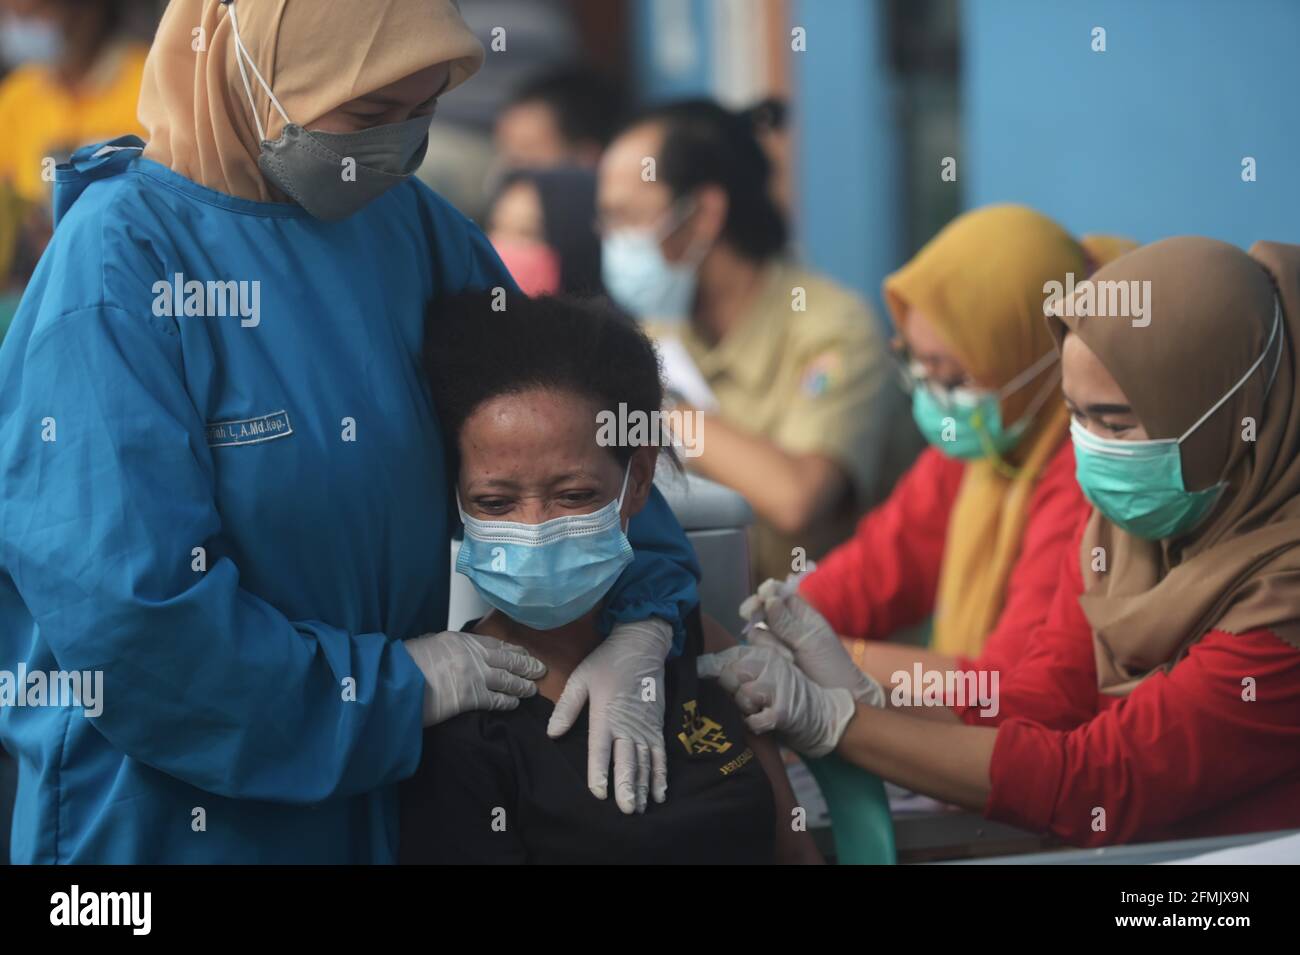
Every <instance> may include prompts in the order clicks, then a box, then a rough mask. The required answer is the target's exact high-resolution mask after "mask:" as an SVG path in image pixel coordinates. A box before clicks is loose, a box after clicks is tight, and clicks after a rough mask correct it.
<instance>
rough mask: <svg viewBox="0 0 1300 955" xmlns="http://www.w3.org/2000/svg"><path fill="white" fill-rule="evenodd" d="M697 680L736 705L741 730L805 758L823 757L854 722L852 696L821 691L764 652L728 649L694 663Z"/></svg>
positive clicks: (781, 659) (790, 666) (783, 659)
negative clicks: (771, 738)
mask: <svg viewBox="0 0 1300 955" xmlns="http://www.w3.org/2000/svg"><path fill="white" fill-rule="evenodd" d="M695 667H696V672H697V673H699V675H700V678H701V679H709V680H717V681H718V683H719V684H720V685H721V686H722V688H723V689H724V690H726V691H727V692H728V693H730V694H731V695H732V696H733V697H735V700H736V706H738V707H740V711H741V712H742V713H744V714H746V715H745V725H746V726H748V727H749V728H750V729H751V730H752V731H753V732H755V733H760V734H761V733H770V732H773V731H775V732H776V735H777V738H778V739H780V740H781V742H783V743H785V744H786V745H787V746H789V747H790V748H791V749H793V750H795V751H796V752H799V753H802V754H804V755H805V756H825V755H826V754H827V753H829V752H831V751H833V750H834V749H835V747H836V746H838V745H839V742H840V737H842V736H843V735H844V728H845V727H846V726H848V725H849V720H851V719H852V718H853V714H854V712H855V710H856V704H855V703H854V701H853V694H851V693H850V692H849V691H848V690H846V689H843V688H841V687H836V688H834V689H824V688H822V687H820V686H818V685H817V684H816V683H814V682H813V681H812V680H810V679H808V677H806V676H804V674H803V673H802V672H801V671H800V670H799V668H798V667H796V666H795V665H794V663H793V662H791V661H790V660H789V659H788V658H787V657H785V656H784V655H782V654H781V653H779V652H776V651H774V650H772V649H771V648H769V647H754V646H742V647H730V648H729V649H726V650H723V651H722V652H721V653H706V654H704V655H703V656H701V657H700V658H699V659H698V660H697V661H696V665H695Z"/></svg>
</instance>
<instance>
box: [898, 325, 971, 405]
mask: <svg viewBox="0 0 1300 955" xmlns="http://www.w3.org/2000/svg"><path fill="white" fill-rule="evenodd" d="M889 357H890V360H891V362H892V364H893V366H894V371H895V374H897V375H898V380H899V383H900V385H901V386H902V388H903V390H904V391H905V392H907V393H908V394H909V395H910V394H911V393H912V392H913V391H915V390H916V389H917V388H928V389H929V390H930V392H931V394H933V395H934V396H935V397H936V398H937V399H939V401H940V402H942V403H944V404H961V403H963V400H964V399H965V398H966V397H967V396H968V395H969V394H970V393H971V392H978V391H979V390H980V389H978V388H976V387H974V385H973V384H972V382H971V380H970V378H969V376H966V375H963V376H962V377H961V379H960V380H959V381H938V380H936V379H935V378H934V376H933V375H931V374H930V373H929V372H928V371H926V369H925V365H924V364H923V363H922V362H920V361H918V360H917V359H916V358H915V357H914V356H913V355H912V353H911V351H910V350H909V349H908V347H907V344H906V343H905V342H903V340H902V339H900V338H895V339H894V341H893V342H892V343H891V348H890V355H889Z"/></svg>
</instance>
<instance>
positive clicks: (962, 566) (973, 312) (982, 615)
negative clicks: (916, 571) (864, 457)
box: [885, 205, 1124, 656]
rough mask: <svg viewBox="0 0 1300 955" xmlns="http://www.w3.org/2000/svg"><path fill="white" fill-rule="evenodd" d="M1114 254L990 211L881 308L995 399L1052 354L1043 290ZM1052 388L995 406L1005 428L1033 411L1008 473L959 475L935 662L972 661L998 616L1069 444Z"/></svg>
mask: <svg viewBox="0 0 1300 955" xmlns="http://www.w3.org/2000/svg"><path fill="white" fill-rule="evenodd" d="M1107 243H1113V244H1111V245H1108V244H1107ZM1123 247H1124V241H1123V240H1110V239H1100V237H1099V238H1098V240H1094V244H1090V246H1089V248H1087V249H1085V248H1084V247H1083V245H1081V243H1080V242H1078V241H1076V240H1075V239H1074V238H1073V237H1072V236H1071V235H1070V234H1069V233H1068V232H1066V231H1065V230H1064V229H1062V228H1061V227H1060V226H1059V225H1057V224H1056V223H1055V222H1053V221H1052V220H1051V219H1049V218H1047V217H1046V216H1044V215H1041V214H1039V213H1037V212H1035V211H1034V210H1032V209H1028V208H1025V207H1024V206H1013V205H1003V206H989V207H987V208H983V209H977V210H975V211H973V212H968V213H966V214H965V215H962V216H960V217H958V218H957V219H955V220H953V222H951V223H950V224H949V225H948V226H947V227H945V228H944V229H943V231H941V232H940V233H939V234H938V235H936V236H935V237H934V238H933V239H932V240H930V242H929V243H927V244H926V246H925V247H924V248H923V249H921V251H920V252H918V253H917V254H916V256H915V257H914V258H913V259H912V260H911V261H910V262H908V263H907V264H906V265H905V266H903V268H901V269H899V270H898V271H897V272H895V273H894V274H893V275H890V276H889V277H888V278H886V279H885V301H886V303H887V304H888V305H889V309H890V312H891V315H892V317H893V320H894V324H895V326H896V327H899V328H902V327H904V326H905V325H906V322H907V311H908V307H909V306H911V307H914V308H916V309H917V310H919V311H920V312H921V313H922V314H924V315H925V317H926V318H927V319H928V320H929V321H930V322H931V324H933V325H934V327H935V329H936V330H937V331H938V332H939V334H940V335H942V336H943V338H944V339H945V341H946V342H947V343H948V345H949V347H950V348H951V349H952V350H953V352H954V353H955V354H956V355H957V356H958V358H960V359H961V362H962V364H963V365H965V366H966V368H967V369H968V370H969V371H970V372H971V374H972V375H973V376H974V378H975V379H976V381H977V382H979V383H980V384H981V385H983V386H985V387H989V388H998V387H1001V386H1003V385H1005V384H1006V383H1007V382H1009V381H1011V380H1012V379H1013V378H1015V377H1016V376H1017V375H1019V374H1020V373H1021V372H1023V371H1025V369H1027V368H1029V367H1030V366H1031V365H1033V364H1034V362H1036V361H1038V360H1039V359H1041V358H1042V357H1043V356H1044V355H1046V354H1048V353H1049V352H1051V351H1052V349H1053V341H1052V337H1051V335H1050V334H1049V333H1048V331H1047V328H1046V327H1045V326H1044V324H1043V301H1044V297H1045V296H1044V292H1043V285H1044V284H1045V283H1046V282H1049V281H1058V282H1064V281H1065V276H1066V273H1069V272H1072V273H1073V274H1074V276H1075V279H1076V281H1077V280H1079V279H1082V278H1084V277H1085V276H1086V275H1087V273H1088V271H1089V261H1090V260H1091V259H1093V258H1097V259H1100V258H1104V257H1105V256H1107V255H1109V254H1112V253H1113V252H1114V251H1117V250H1119V249H1122V248H1123ZM1059 378H1060V375H1059V369H1058V368H1057V366H1055V365H1053V366H1052V367H1050V368H1048V369H1045V370H1044V371H1043V372H1041V373H1040V374H1039V375H1038V376H1037V377H1035V378H1034V379H1033V380H1032V381H1030V382H1029V383H1028V384H1026V385H1025V386H1024V387H1023V388H1020V389H1019V390H1018V391H1016V392H1015V393H1013V394H1011V395H1009V396H1008V397H1006V398H1005V399H1004V400H1003V402H1002V409H1001V410H1002V420H1003V421H1004V422H1005V423H1006V424H1007V425H1008V426H1009V425H1010V424H1011V423H1012V422H1014V421H1017V420H1019V419H1020V417H1021V416H1022V415H1023V414H1025V413H1026V411H1027V410H1028V409H1030V407H1031V405H1032V404H1033V403H1034V402H1035V400H1037V401H1038V402H1039V404H1038V407H1037V411H1036V412H1035V417H1034V422H1033V424H1032V425H1031V426H1030V427H1029V430H1028V431H1027V432H1026V433H1025V436H1024V437H1023V438H1021V440H1020V442H1019V443H1018V444H1017V445H1016V447H1015V448H1014V450H1013V452H1012V453H1011V455H1010V456H1009V461H1010V462H1011V463H1012V464H1013V465H1014V466H1015V470H1014V472H1013V473H1009V472H1008V470H1007V468H1006V467H1005V465H1004V464H1002V462H996V461H992V460H989V459H980V460H976V461H972V462H970V463H969V464H968V465H967V466H966V469H965V473H964V475H963V477H962V482H961V487H960V488H959V490H958V493H957V500H956V503H955V504H954V507H953V512H952V516H951V517H950V518H949V522H948V536H947V540H946V542H945V544H944V553H943V565H942V567H941V568H940V573H939V589H938V594H937V597H936V606H935V610H936V612H935V618H934V635H933V638H932V640H931V646H932V647H933V648H934V649H935V650H937V651H939V652H941V653H946V654H949V655H954V656H955V655H963V656H976V655H977V654H978V653H979V652H980V650H981V649H983V646H984V640H985V638H986V637H987V636H988V634H989V632H990V631H991V630H992V629H993V627H994V624H995V623H996V622H997V619H998V616H999V614H1001V612H1002V607H1003V604H1004V603H1005V602H1006V590H1007V580H1008V578H1009V576H1010V574H1011V568H1012V567H1013V566H1014V564H1015V561H1016V558H1017V557H1018V556H1019V555H1020V547H1021V541H1022V538H1023V537H1024V531H1025V524H1026V522H1027V521H1028V519H1029V502H1030V499H1031V497H1032V495H1033V490H1034V486H1035V484H1036V482H1037V480H1038V477H1039V474H1040V473H1041V472H1042V470H1043V468H1044V467H1045V466H1046V464H1047V462H1048V461H1049V460H1051V458H1052V455H1054V454H1055V453H1056V452H1057V450H1058V449H1059V448H1060V446H1061V444H1062V442H1064V441H1066V440H1068V434H1069V416H1068V415H1067V414H1066V411H1065V407H1064V405H1063V404H1062V403H1061V399H1060V393H1059V389H1058V386H1057V383H1058V381H1059Z"/></svg>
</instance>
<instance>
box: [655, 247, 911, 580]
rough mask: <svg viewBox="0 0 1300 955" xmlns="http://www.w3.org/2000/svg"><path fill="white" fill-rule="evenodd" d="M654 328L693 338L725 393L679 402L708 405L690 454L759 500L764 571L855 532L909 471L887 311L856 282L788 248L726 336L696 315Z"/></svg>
mask: <svg viewBox="0 0 1300 955" xmlns="http://www.w3.org/2000/svg"><path fill="white" fill-rule="evenodd" d="M649 330H650V331H651V333H652V334H653V335H654V336H655V337H656V338H660V339H665V338H672V339H676V340H678V341H680V342H681V344H682V345H683V346H684V349H685V352H686V353H687V355H689V356H690V359H691V360H692V361H693V362H694V364H695V366H696V367H697V368H698V369H699V372H700V374H701V376H702V377H703V379H704V381H705V383H707V385H708V387H709V389H710V390H711V391H712V393H713V396H714V398H715V399H716V407H715V409H714V410H712V411H701V410H700V409H699V408H695V407H693V406H691V405H690V403H689V401H686V400H681V401H680V402H679V404H678V408H680V409H682V410H692V411H696V412H698V413H701V414H702V415H703V418H702V420H701V422H700V424H699V425H698V428H699V433H698V439H699V445H700V447H699V451H700V454H699V456H698V457H692V458H687V459H686V460H687V463H688V465H689V466H691V467H692V468H693V469H696V470H698V471H699V472H700V473H701V474H703V475H704V476H706V477H709V478H712V479H713V480H715V481H718V482H719V483H722V484H726V485H728V486H730V487H733V488H735V489H736V490H738V491H740V492H741V493H742V494H744V495H745V496H746V497H747V498H748V499H749V500H750V502H751V504H752V505H753V506H754V508H755V511H756V512H757V513H758V516H759V520H758V523H757V524H756V525H755V527H754V529H753V532H752V534H751V538H750V547H751V557H752V563H753V569H754V576H755V579H756V580H763V579H765V578H767V577H776V578H778V579H780V578H783V577H784V576H785V575H786V574H787V573H790V572H791V571H792V570H802V569H804V566H803V565H804V564H805V563H806V562H807V561H809V560H815V559H817V558H818V557H820V556H821V555H822V554H824V553H825V552H826V551H827V550H829V549H830V548H831V547H833V546H834V545H835V544H837V543H839V542H840V541H842V540H844V539H846V538H847V537H848V536H849V535H850V534H851V533H852V530H853V527H854V525H855V523H856V520H857V518H858V516H859V515H860V514H861V513H862V512H863V511H864V510H865V509H866V508H867V507H868V506H869V505H871V504H873V503H875V502H876V501H879V500H881V499H882V498H883V497H884V496H885V494H886V493H887V492H888V490H889V487H890V486H891V485H892V483H893V480H894V479H895V478H897V476H898V474H899V473H901V470H902V466H903V464H904V463H905V462H900V461H898V460H895V459H896V458H899V457H900V455H899V454H897V453H894V452H895V451H898V450H905V449H906V448H907V447H909V446H910V445H909V444H908V442H906V441H904V442H901V448H900V442H898V441H893V442H891V441H889V440H887V439H888V438H889V435H888V429H889V427H890V425H891V423H892V422H901V423H902V426H903V427H904V428H908V429H909V430H910V425H909V422H908V420H907V417H906V409H905V408H904V407H903V402H902V399H901V393H900V392H899V391H898V389H897V388H896V387H895V386H894V380H893V377H892V372H891V369H890V367H889V359H888V357H887V356H886V354H885V352H884V343H883V341H882V336H881V334H880V332H879V330H878V326H877V324H876V321H875V319H874V317H873V316H872V315H871V313H870V311H869V310H868V309H867V307H866V306H865V305H864V304H863V302H862V301H861V300H860V299H858V298H857V297H856V296H854V295H853V294H852V293H850V292H849V291H847V290H846V289H843V288H841V287H840V286H838V285H836V284H835V283H833V282H831V281H829V280H827V279H825V278H822V277H820V276H817V275H815V274H814V273H812V272H809V271H807V270H806V269H803V268H800V267H798V266H796V265H793V264H789V263H786V262H783V261H779V260H778V261H774V262H772V263H771V264H769V265H768V266H767V268H766V269H765V270H764V274H763V276H762V278H761V284H760V286H759V288H758V290H757V292H756V294H755V296H754V299H753V302H752V305H751V307H750V308H749V310H748V314H747V315H746V316H745V317H744V318H743V319H742V320H741V321H740V322H738V323H737V324H736V326H735V327H733V328H732V329H731V331H730V332H729V333H728V334H727V336H726V337H725V338H723V339H722V340H721V341H718V342H716V343H715V344H712V345H711V344H710V343H709V342H708V340H707V339H706V337H705V336H704V335H703V334H702V333H701V332H700V331H699V330H698V329H697V328H696V327H695V326H693V325H690V324H687V325H683V326H680V327H676V328H674V327H671V326H667V327H666V326H664V325H662V324H652V325H651V326H650V329H649ZM673 384H674V382H673V380H672V378H671V377H670V378H669V381H668V386H669V388H670V390H671V389H672V388H673ZM800 486H802V487H804V488H807V490H806V491H805V492H804V493H800V491H799V490H798V488H799V487H800ZM800 504H802V506H800Z"/></svg>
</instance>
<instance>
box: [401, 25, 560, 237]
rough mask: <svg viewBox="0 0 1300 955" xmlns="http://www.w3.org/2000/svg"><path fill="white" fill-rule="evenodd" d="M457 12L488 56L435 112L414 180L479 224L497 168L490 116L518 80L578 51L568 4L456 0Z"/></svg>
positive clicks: (497, 176) (496, 181) (493, 117)
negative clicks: (417, 178) (434, 122)
mask: <svg viewBox="0 0 1300 955" xmlns="http://www.w3.org/2000/svg"><path fill="white" fill-rule="evenodd" d="M460 11H461V15H462V16H463V17H464V19H465V24H466V26H468V27H469V29H470V30H471V32H473V34H474V36H475V37H477V38H478V40H479V42H480V43H482V44H483V47H484V49H485V50H486V51H487V56H486V57H485V59H484V61H483V69H482V70H480V71H479V73H478V75H477V76H475V77H474V82H473V83H471V84H468V85H467V86H463V87H461V88H460V91H459V92H458V93H457V95H456V96H455V97H454V98H452V99H451V100H448V101H447V102H446V103H445V104H443V105H442V106H441V107H440V108H439V110H440V111H439V113H438V122H437V123H436V124H435V125H434V127H433V129H431V130H430V131H429V149H428V154H427V155H426V157H425V161H424V163H423V164H421V166H420V169H419V171H418V172H417V173H416V175H417V176H419V177H420V179H421V181H423V182H424V184H425V185H427V186H429V188H431V189H433V191H434V192H436V193H438V195H440V196H442V197H443V198H444V199H446V200H447V201H449V202H450V203H451V204H452V205H454V206H455V207H456V208H457V209H459V210H460V211H461V212H463V213H465V215H466V216H468V217H469V218H470V219H472V220H473V221H475V222H478V223H480V224H481V223H484V222H486V221H487V211H488V205H489V203H490V201H491V199H492V196H493V195H494V194H495V193H496V190H497V188H498V185H499V180H500V177H501V171H502V169H501V166H500V164H499V162H498V160H497V151H496V147H495V145H494V143H493V125H494V123H495V122H496V118H497V116H499V115H500V114H501V111H502V110H503V109H505V107H506V104H507V103H509V102H510V99H511V97H513V96H514V95H515V93H516V92H517V91H518V90H519V89H520V87H521V86H522V85H523V84H524V83H526V82H528V81H529V80H530V79H531V78H533V77H535V76H539V75H541V74H543V73H545V72H548V71H550V70H554V69H558V68H560V67H561V66H562V65H564V64H567V63H572V62H575V61H576V60H579V59H580V58H581V57H582V53H583V50H582V42H581V37H580V35H579V30H578V24H577V21H576V19H575V17H574V15H573V9H572V7H571V4H570V3H569V2H568V0H461V3H460ZM503 29H505V30H506V33H505V34H502V32H501V31H502V30H503ZM502 41H505V46H504V48H502V47H501V43H502Z"/></svg>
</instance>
